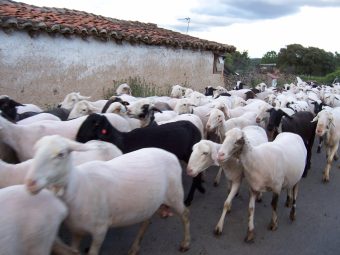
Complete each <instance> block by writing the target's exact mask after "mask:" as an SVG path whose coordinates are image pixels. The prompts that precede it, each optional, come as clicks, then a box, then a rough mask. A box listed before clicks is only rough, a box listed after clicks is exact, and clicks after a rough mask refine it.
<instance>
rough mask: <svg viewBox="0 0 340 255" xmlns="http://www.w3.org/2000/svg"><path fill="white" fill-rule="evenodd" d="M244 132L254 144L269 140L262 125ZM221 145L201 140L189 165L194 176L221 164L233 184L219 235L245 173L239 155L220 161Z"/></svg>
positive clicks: (188, 168) (220, 221) (250, 127)
mask: <svg viewBox="0 0 340 255" xmlns="http://www.w3.org/2000/svg"><path fill="white" fill-rule="evenodd" d="M243 132H245V133H246V134H247V137H248V139H249V142H250V143H251V144H252V145H253V146H256V145H259V144H261V143H265V142H268V139H267V135H266V132H265V131H264V129H263V128H261V127H258V126H248V127H245V128H244V129H243ZM221 146H222V145H221V144H218V143H215V142H212V141H209V140H201V141H200V142H198V143H196V144H195V145H194V147H193V151H192V154H191V156H190V159H189V162H188V166H187V174H188V175H190V176H193V177H195V176H197V175H198V174H199V173H200V172H202V171H204V170H205V169H207V168H208V167H210V166H212V165H216V166H221V168H222V169H223V172H224V175H225V177H226V179H227V180H228V181H229V182H230V184H231V185H229V187H230V190H229V194H228V196H227V199H226V200H225V202H224V206H223V211H222V215H221V217H220V219H219V221H218V223H217V225H216V227H215V234H217V235H220V234H221V233H222V230H223V225H224V220H225V216H226V213H227V212H229V211H230V209H231V204H232V200H233V198H234V197H235V195H236V194H237V192H238V190H239V187H240V185H241V182H242V179H243V175H244V174H243V166H242V164H241V163H240V161H239V160H238V159H237V157H234V156H233V157H231V158H229V159H228V160H227V161H225V162H218V160H217V154H218V151H219V149H220V148H221Z"/></svg>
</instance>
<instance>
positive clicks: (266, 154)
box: [218, 128, 307, 242]
mask: <svg viewBox="0 0 340 255" xmlns="http://www.w3.org/2000/svg"><path fill="white" fill-rule="evenodd" d="M225 136H226V137H225V140H224V142H223V144H222V146H221V148H220V150H219V152H218V160H220V161H227V160H229V159H230V158H231V157H233V156H237V157H238V158H239V159H240V161H241V164H242V165H243V168H244V174H245V178H246V180H247V182H248V184H249V186H250V200H249V209H248V212H249V217H248V232H247V236H246V238H245V241H246V242H251V241H253V240H254V211H255V199H256V196H257V195H258V194H259V193H260V192H266V191H272V192H273V199H272V203H271V204H272V209H273V211H272V219H271V222H270V224H269V228H270V229H271V230H276V229H277V227H278V217H277V202H278V198H279V194H280V192H281V190H282V189H283V188H287V190H288V192H287V195H288V196H287V203H286V205H287V206H291V207H292V208H291V211H290V219H291V220H292V221H293V220H295V216H296V212H295V208H296V198H297V192H298V183H299V181H300V179H301V177H302V174H303V171H304V168H305V162H306V157H307V150H306V147H305V145H304V143H303V140H302V138H301V137H300V136H299V135H297V134H293V133H290V132H283V133H280V134H279V135H278V136H277V137H276V139H275V140H274V141H273V142H267V143H262V144H260V145H258V146H253V145H251V143H250V142H249V140H248V137H247V135H246V133H245V132H243V131H242V130H241V129H239V128H234V129H232V130H230V131H229V132H227V133H226V134H225Z"/></svg>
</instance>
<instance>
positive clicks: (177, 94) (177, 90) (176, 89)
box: [170, 84, 185, 98]
mask: <svg viewBox="0 0 340 255" xmlns="http://www.w3.org/2000/svg"><path fill="white" fill-rule="evenodd" d="M184 92H185V88H184V87H182V86H181V85H178V84H177V85H173V86H172V88H171V92H170V97H173V98H182V97H183V93H184Z"/></svg>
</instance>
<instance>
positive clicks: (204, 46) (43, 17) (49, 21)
mask: <svg viewBox="0 0 340 255" xmlns="http://www.w3.org/2000/svg"><path fill="white" fill-rule="evenodd" d="M0 28H3V29H18V30H27V31H28V32H30V31H45V32H47V33H61V34H75V35H79V36H81V37H82V38H84V37H86V36H93V37H96V38H99V39H101V40H108V39H110V40H111V39H114V40H116V41H121V40H125V41H129V42H131V43H136V42H139V43H144V44H148V45H164V46H170V47H175V48H190V49H195V50H208V51H213V52H233V51H235V47H234V46H231V45H227V44H220V43H216V42H212V41H208V40H203V39H199V38H196V37H192V36H189V35H185V34H181V33H178V32H175V31H171V30H168V29H164V28H159V27H157V25H156V24H152V23H141V22H138V21H126V20H118V19H114V18H107V17H103V16H100V15H95V14H91V13H86V12H82V11H76V10H70V9H64V8H48V7H37V6H34V5H28V4H24V3H19V2H14V1H11V0H0Z"/></svg>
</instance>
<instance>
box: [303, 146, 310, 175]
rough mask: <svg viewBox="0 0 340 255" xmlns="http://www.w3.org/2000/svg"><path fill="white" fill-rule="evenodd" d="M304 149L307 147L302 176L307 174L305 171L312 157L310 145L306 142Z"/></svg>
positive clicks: (308, 167)
mask: <svg viewBox="0 0 340 255" xmlns="http://www.w3.org/2000/svg"><path fill="white" fill-rule="evenodd" d="M305 146H306V149H307V159H306V165H305V169H304V171H303V174H302V177H306V176H307V172H308V170H309V169H310V166H311V158H312V145H309V144H306V143H305Z"/></svg>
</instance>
